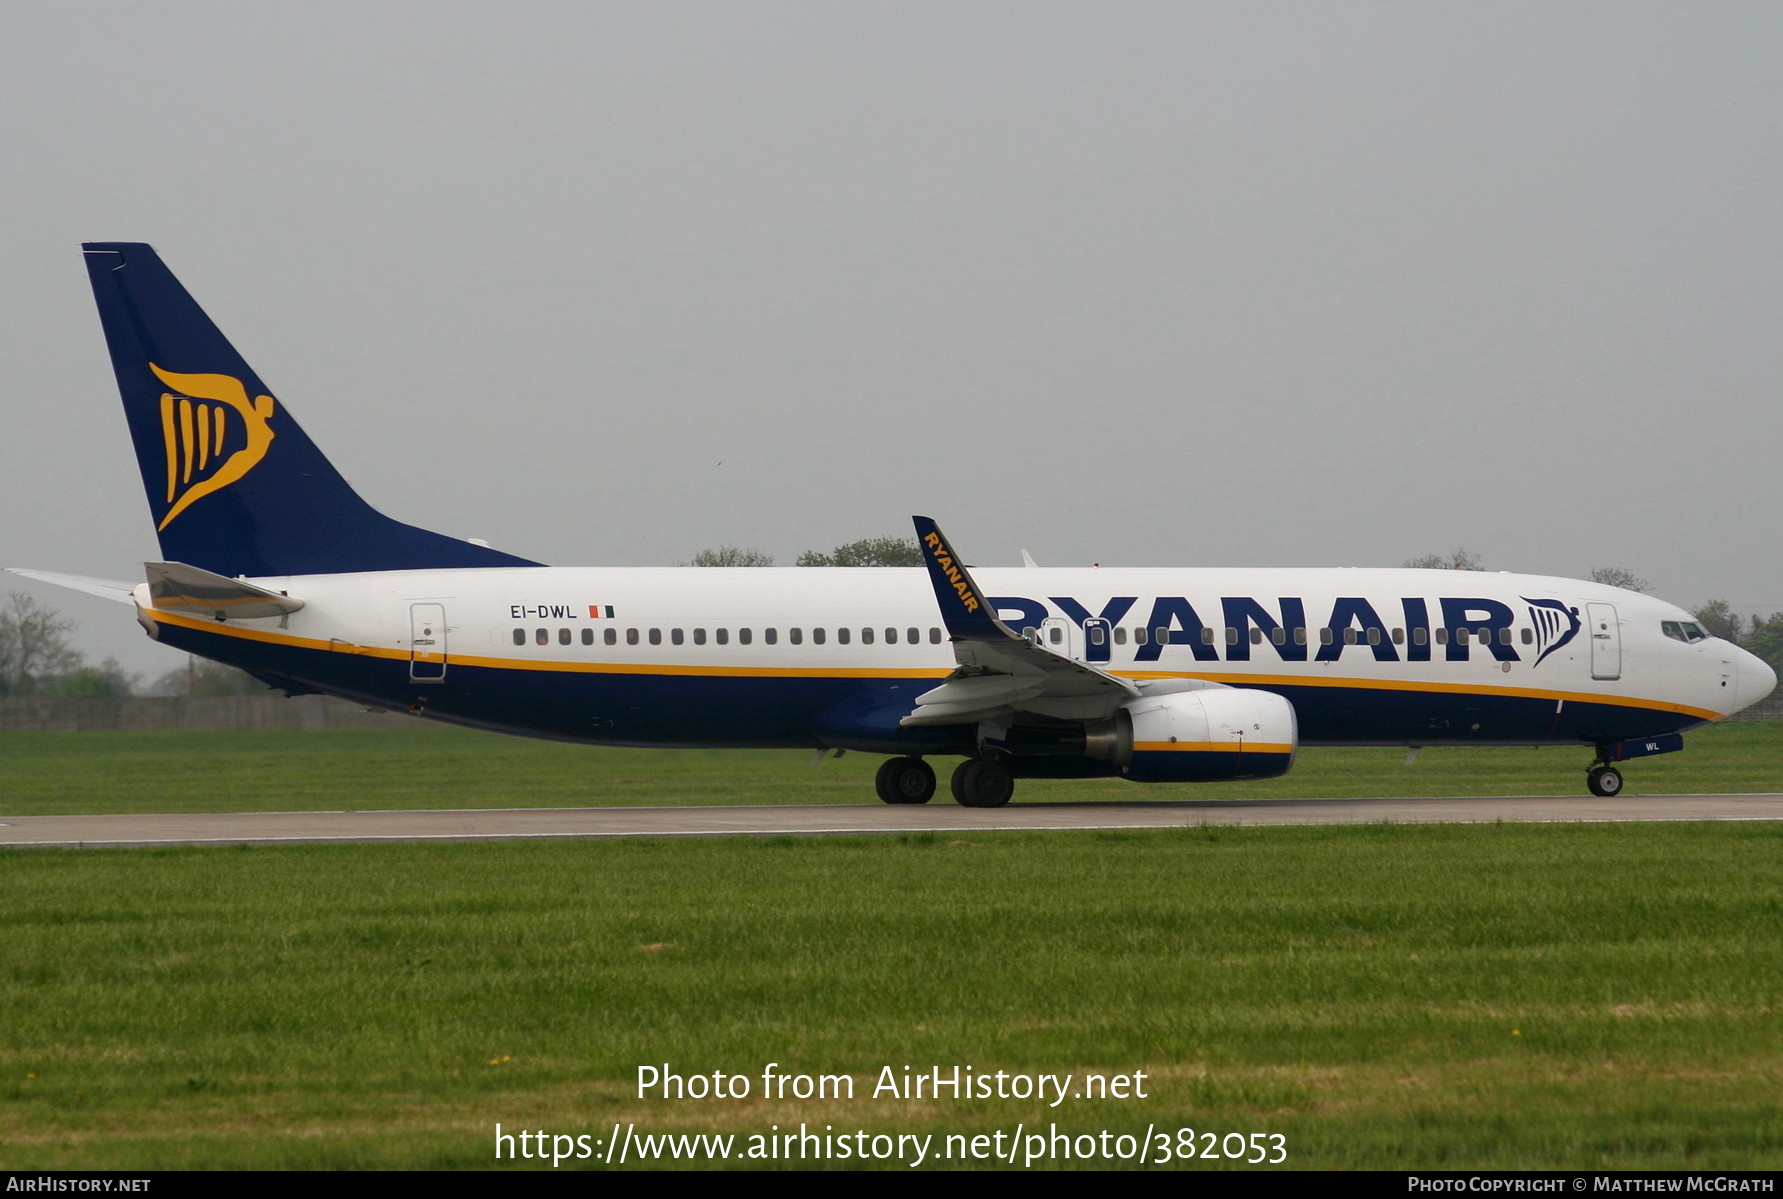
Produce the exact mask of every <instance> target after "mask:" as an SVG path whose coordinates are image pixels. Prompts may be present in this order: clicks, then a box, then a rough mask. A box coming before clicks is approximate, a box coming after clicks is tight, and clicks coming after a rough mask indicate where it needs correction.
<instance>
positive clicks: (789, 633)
mask: <svg viewBox="0 0 1783 1199" xmlns="http://www.w3.org/2000/svg"><path fill="white" fill-rule="evenodd" d="M786 639H787V640H788V641H790V642H792V644H794V645H803V644H804V643H805V630H804V629H788V630H786Z"/></svg>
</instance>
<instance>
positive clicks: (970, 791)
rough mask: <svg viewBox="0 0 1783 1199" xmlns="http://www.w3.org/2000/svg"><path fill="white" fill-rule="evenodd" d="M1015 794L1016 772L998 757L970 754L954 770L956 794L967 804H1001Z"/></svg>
mask: <svg viewBox="0 0 1783 1199" xmlns="http://www.w3.org/2000/svg"><path fill="white" fill-rule="evenodd" d="M1014 794H1015V776H1014V775H1013V774H1011V773H1009V767H1007V766H1005V765H1003V763H1001V762H999V761H997V760H996V759H995V758H967V759H966V760H965V761H964V762H961V763H960V764H959V766H958V767H956V768H955V770H954V772H953V797H954V798H955V799H957V800H959V801H960V803H961V804H963V805H965V806H966V807H968V808H1000V807H1002V806H1003V805H1004V804H1006V803H1008V802H1009V797H1010V796H1011V795H1014Z"/></svg>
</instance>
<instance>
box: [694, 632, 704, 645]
mask: <svg viewBox="0 0 1783 1199" xmlns="http://www.w3.org/2000/svg"><path fill="white" fill-rule="evenodd" d="M693 643H694V644H695V645H704V644H706V630H704V629H695V630H694V631H693Z"/></svg>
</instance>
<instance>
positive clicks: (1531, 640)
mask: <svg viewBox="0 0 1783 1199" xmlns="http://www.w3.org/2000/svg"><path fill="white" fill-rule="evenodd" d="M1523 644H1524V645H1533V644H1535V631H1534V630H1533V629H1524V630H1523Z"/></svg>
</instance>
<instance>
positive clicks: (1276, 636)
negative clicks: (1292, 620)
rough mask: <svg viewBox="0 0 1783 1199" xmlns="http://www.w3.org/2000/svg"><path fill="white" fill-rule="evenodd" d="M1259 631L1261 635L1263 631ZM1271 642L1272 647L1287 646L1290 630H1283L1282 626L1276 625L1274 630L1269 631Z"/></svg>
mask: <svg viewBox="0 0 1783 1199" xmlns="http://www.w3.org/2000/svg"><path fill="white" fill-rule="evenodd" d="M1257 631H1258V632H1259V633H1261V632H1262V631H1263V630H1262V629H1258V630H1257ZM1269 641H1270V644H1272V645H1286V644H1287V643H1288V630H1286V629H1284V628H1282V627H1281V626H1280V625H1276V626H1275V627H1274V628H1273V629H1270V630H1269Z"/></svg>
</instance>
